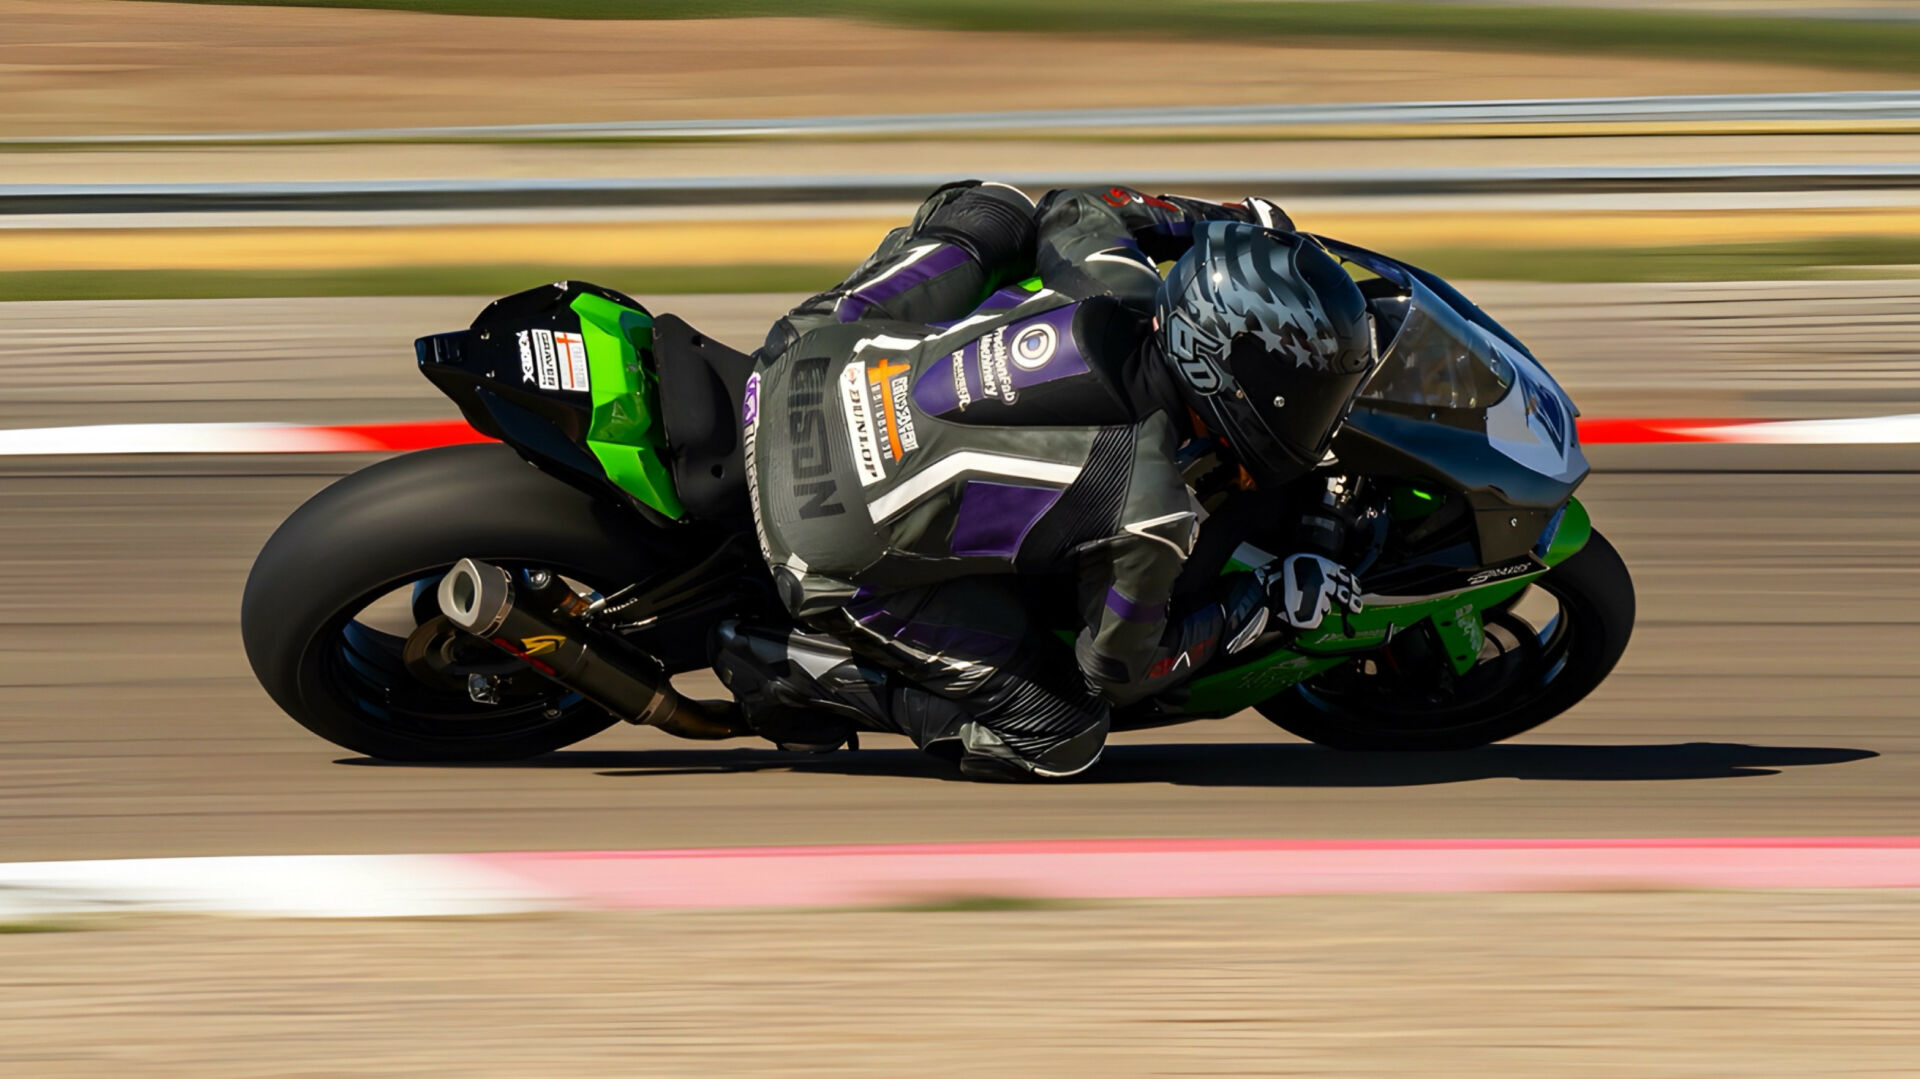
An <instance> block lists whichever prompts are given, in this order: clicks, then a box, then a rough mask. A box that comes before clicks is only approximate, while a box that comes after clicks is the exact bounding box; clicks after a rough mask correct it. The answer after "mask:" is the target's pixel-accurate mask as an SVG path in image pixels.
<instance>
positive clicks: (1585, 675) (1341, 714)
mask: <svg viewBox="0 0 1920 1079" xmlns="http://www.w3.org/2000/svg"><path fill="white" fill-rule="evenodd" d="M1532 587H1533V588H1535V589H1538V590H1540V591H1541V592H1544V593H1546V594H1547V595H1548V596H1550V597H1552V599H1553V600H1554V601H1555V602H1556V603H1557V605H1558V606H1557V610H1556V613H1555V615H1554V617H1553V618H1552V619H1551V620H1550V621H1547V622H1546V623H1545V624H1544V625H1537V626H1536V625H1533V624H1531V623H1530V622H1529V621H1528V620H1527V619H1526V618H1524V617H1522V616H1521V614H1520V613H1518V612H1519V610H1520V605H1518V604H1507V605H1503V606H1502V607H1500V608H1496V609H1495V610H1493V611H1490V612H1488V614H1487V621H1486V639H1487V645H1486V646H1485V647H1483V649H1482V651H1481V659H1480V661H1479V662H1478V663H1477V664H1476V665H1475V666H1474V667H1473V668H1472V669H1470V670H1469V671H1468V672H1467V673H1466V674H1465V675H1463V676H1460V677H1458V678H1452V677H1445V678H1440V679H1434V678H1432V677H1431V674H1432V672H1431V671H1418V672H1414V674H1413V675H1412V676H1411V677H1410V676H1409V675H1408V674H1407V673H1406V672H1405V671H1395V670H1393V669H1391V665H1390V664H1388V663H1383V662H1379V661H1376V660H1355V661H1354V662H1352V663H1349V664H1346V665H1345V666H1342V667H1339V668H1336V669H1334V670H1332V671H1328V672H1327V673H1326V674H1323V675H1320V676H1318V677H1315V678H1310V679H1307V680H1306V681H1304V682H1302V683H1301V684H1300V685H1298V686H1295V687H1293V688H1292V689H1290V690H1288V691H1286V692H1284V693H1281V694H1279V695H1277V696H1275V697H1272V698H1270V699H1268V700H1266V701H1263V702H1262V703H1260V704H1259V705H1256V706H1255V707H1256V710H1257V711H1259V713H1260V714H1261V715H1263V716H1265V717H1266V718H1267V719H1268V720H1269V721H1271V722H1272V723H1273V724H1274V725H1276V726H1278V727H1280V728H1281V729H1283V730H1285V731H1287V732H1288V733H1290V734H1294V735H1297V736H1299V737H1301V738H1304V739H1306V740H1307V741H1309V742H1315V743H1318V744H1320V745H1323V746H1330V747H1332V748H1334V749H1348V750H1457V749H1472V748H1475V747H1478V746H1484V745H1487V744H1489V743H1492V742H1498V741H1502V740H1504V739H1507V738H1512V737H1513V736H1514V735H1517V734H1520V733H1522V732H1524V731H1529V730H1532V729H1533V728H1535V727H1538V726H1539V725H1540V724H1542V723H1545V722H1547V721H1548V720H1550V719H1552V718H1554V717H1555V716H1557V715H1559V714H1560V713H1562V712H1564V711H1566V710H1567V709H1569V708H1571V707H1573V706H1574V705H1575V704H1578V703H1579V702H1580V701H1581V700H1582V699H1583V698H1585V697H1586V696H1587V694H1589V693H1591V692H1593V690H1594V688H1595V687H1597V686H1599V685H1600V683H1601V682H1602V681H1604V680H1605V679H1606V677H1607V675H1608V674H1610V673H1612V671H1613V667H1614V664H1616V663H1618V662H1619V661H1620V656H1621V654H1622V653H1624V652H1625V651H1626V648H1627V642H1628V640H1629V639H1630V638H1631V637H1632V635H1633V622H1634V594H1633V578H1632V576H1631V575H1630V574H1629V573H1628V572H1627V566H1626V563H1625V562H1624V561H1622V560H1621V558H1620V554H1619V552H1618V551H1616V550H1614V547H1613V544H1611V543H1609V542H1607V539H1606V537H1605V536H1602V535H1601V534H1600V533H1599V532H1598V531H1596V532H1594V533H1593V536H1592V538H1590V539H1589V540H1588V541H1587V545H1586V546H1585V547H1582V548H1581V549H1580V550H1579V551H1578V552H1577V553H1575V554H1574V555H1573V557H1571V558H1569V559H1567V560H1566V561H1565V562H1562V563H1561V564H1560V565H1558V566H1555V567H1554V568H1553V569H1552V570H1549V571H1548V572H1547V573H1545V574H1543V575H1542V576H1541V577H1539V578H1537V579H1536V580H1535V581H1534V583H1533V586H1532ZM1433 659H1434V660H1435V661H1436V662H1444V659H1443V658H1442V657H1440V656H1438V655H1435V656H1434V657H1433Z"/></svg>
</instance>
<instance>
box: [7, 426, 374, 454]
mask: <svg viewBox="0 0 1920 1079" xmlns="http://www.w3.org/2000/svg"><path fill="white" fill-rule="evenodd" d="M363 442H364V440H356V439H353V438H352V437H351V436H347V435H343V434H342V433H341V432H338V431H334V430H331V429H329V428H325V427H300V426H295V425H291V424H279V423H112V424H99V425H94V426H86V427H29V428H25V429H20V430H11V431H0V457H34V456H59V457H68V456H74V457H79V456H90V455H99V454H121V453H342V452H350V451H352V450H356V449H362V448H366V447H365V446H364V444H363Z"/></svg>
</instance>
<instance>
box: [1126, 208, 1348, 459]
mask: <svg viewBox="0 0 1920 1079" xmlns="http://www.w3.org/2000/svg"><path fill="white" fill-rule="evenodd" d="M1154 325H1155V326H1156V327H1157V328H1158V330H1159V338H1160V344H1161V346H1162V348H1161V351H1162V352H1163V353H1164V355H1165V356H1166V360H1167V363H1168V364H1169V365H1170V366H1171V367H1172V368H1173V380H1174V384H1175V385H1176V386H1177V387H1178V389H1179V391H1180V394H1181V396H1182V397H1183V398H1184V399H1185V401H1186V403H1187V405H1188V406H1189V407H1190V408H1192V409H1193V411H1194V412H1195V413H1196V414H1198V415H1199V417H1200V420H1201V422H1202V423H1204V424H1205V425H1206V427H1207V429H1208V430H1209V431H1211V432H1213V433H1215V434H1217V435H1219V436H1221V437H1222V438H1224V439H1225V440H1226V441H1227V443H1228V444H1229V445H1230V446H1232V447H1233V450H1234V452H1235V454H1236V455H1237V456H1238V457H1239V458H1240V463H1241V464H1242V465H1244V466H1245V467H1246V469H1247V471H1249V472H1251V473H1252V474H1253V477H1254V479H1255V480H1256V481H1258V482H1260V483H1261V484H1263V485H1270V484H1279V483H1284V482H1286V481H1288V480H1292V479H1295V478H1297V477H1299V476H1300V475H1302V474H1304V473H1305V472H1306V471H1308V470H1309V469H1311V468H1313V467H1314V466H1315V465H1317V464H1319V463H1320V461H1321V459H1322V458H1324V457H1325V456H1326V452H1327V444H1328V443H1329V442H1331V441H1332V440H1333V433H1334V432H1335V431H1336V430H1338V429H1339V427H1340V423H1341V421H1343V420H1344V419H1346V416H1347V409H1348V408H1349V407H1350V406H1351V405H1352V403H1353V397H1354V394H1355V393H1356V392H1357V391H1358V390H1359V388H1360V384H1361V383H1362V382H1363V381H1365V380H1366V377H1367V373H1368V372H1369V371H1371V370H1372V369H1373V364H1374V347H1373V332H1372V328H1371V326H1370V325H1369V323H1368V320H1367V303H1366V298H1365V297H1363V296H1362V295H1361V294H1360V289H1359V286H1357V285H1355V284H1354V283H1353V279H1352V278H1351V277H1348V276H1347V272H1346V271H1345V270H1343V269H1341V268H1340V264H1339V263H1338V262H1336V261H1334V259H1333V257H1332V256H1331V255H1329V254H1327V253H1326V251H1324V250H1323V249H1321V247H1320V246H1319V245H1318V244H1317V243H1315V242H1314V241H1313V240H1312V239H1310V238H1308V237H1306V236H1302V235H1300V234H1299V233H1291V232H1275V231H1273V230H1271V229H1264V228H1259V227H1257V226H1254V225H1247V224H1242V223H1240V222H1236V221H1216V222H1209V223H1207V224H1206V225H1204V226H1202V227H1199V228H1196V229H1195V230H1194V239H1193V247H1192V249H1190V250H1189V251H1188V252H1187V253H1186V254H1185V255H1182V256H1181V257H1180V260H1179V261H1178V262H1176V263H1174V265H1173V269H1172V270H1170V271H1169V272H1168V273H1167V277H1166V280H1164V281H1162V282H1161V283H1160V292H1159V295H1158V296H1156V297H1155V299H1154Z"/></svg>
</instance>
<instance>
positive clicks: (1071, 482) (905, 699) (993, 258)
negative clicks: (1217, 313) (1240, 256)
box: [716, 183, 1289, 775]
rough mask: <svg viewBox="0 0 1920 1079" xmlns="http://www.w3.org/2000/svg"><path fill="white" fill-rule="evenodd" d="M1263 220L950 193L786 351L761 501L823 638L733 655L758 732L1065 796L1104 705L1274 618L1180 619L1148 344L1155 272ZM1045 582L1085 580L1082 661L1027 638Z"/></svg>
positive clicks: (735, 685) (736, 648)
mask: <svg viewBox="0 0 1920 1079" xmlns="http://www.w3.org/2000/svg"><path fill="white" fill-rule="evenodd" d="M1253 205H1254V207H1255V208H1254V209H1248V208H1244V207H1240V206H1223V205H1219V204H1215V203H1210V202H1203V201H1200V200H1194V199H1185V198H1176V197H1164V198H1162V197H1152V196H1146V195H1142V194H1141V193H1139V192H1136V191H1133V190H1130V189H1127V188H1123V187H1114V188H1109V189H1102V190H1067V191H1054V192H1051V193H1049V194H1048V195H1047V196H1046V197H1045V198H1043V199H1042V200H1041V201H1040V203H1039V205H1038V206H1037V207H1036V206H1035V205H1033V204H1032V203H1031V202H1030V201H1029V200H1028V199H1027V198H1026V196H1024V195H1022V194H1021V193H1020V192H1018V191H1016V190H1014V189H1012V188H1009V187H1005V186H1001V185H997V184H973V183H968V184H959V185H953V186H950V187H947V188H942V189H941V190H940V191H938V192H936V193H935V194H934V195H933V196H932V197H931V198H929V199H928V200H927V202H926V204H925V205H923V206H922V207H921V209H920V212H919V213H918V214H917V215H916V216H915V218H914V220H913V223H912V224H910V225H908V226H906V227H904V228H901V229H896V230H894V231H893V232H892V233H891V234H889V235H888V236H887V238H886V240H885V241H884V242H883V243H882V244H881V245H880V248H879V250H877V251H876V252H874V254H873V256H872V257H871V258H869V259H868V260H867V261H866V262H865V263H864V264H863V265H862V266H861V267H860V268H859V269H857V270H856V271H854V273H853V274H852V275H851V276H849V277H848V278H847V279H846V281H845V282H843V283H842V284H841V285H839V286H838V287H836V288H835V289H832V290H830V291H828V292H825V293H822V294H820V295H818V296H815V297H813V298H812V299H810V300H808V301H807V302H805V303H803V304H801V305H800V306H799V307H797V308H795V309H794V310H793V311H792V312H790V313H789V314H788V315H787V316H786V317H785V318H783V319H782V320H780V322H779V323H777V324H776V325H775V327H774V329H773V331H772V333H771V334H769V336H768V340H767V344H766V346H765V348H764V349H763V350H762V351H761V352H760V353H759V355H758V363H757V367H756V371H755V374H754V376H753V377H752V379H751V381H750V382H749V385H748V389H747V394H746V401H745V402H744V417H745V420H746V445H747V451H746V453H747V462H748V463H747V468H748V484H749V487H750V491H751V496H752V500H753V508H754V515H755V520H756V523H757V527H758V530H759V539H760V544H761V550H762V554H763V555H764V556H765V557H766V559H767V562H768V565H769V566H770V567H771V568H772V570H773V574H774V578H775V581H776V583H777V585H778V587H779V588H780V590H781V598H782V599H783V600H784V601H785V603H786V604H787V606H788V607H789V608H790V609H791V610H792V612H793V613H794V614H795V615H796V616H797V617H798V618H799V619H800V620H801V621H802V622H804V623H805V624H807V625H809V626H812V627H815V628H817V629H818V630H820V631H822V633H823V634H824V636H815V635H810V634H802V633H787V632H778V631H764V630H755V629H753V628H752V627H740V626H730V627H728V628H727V629H726V630H724V631H723V633H722V641H721V644H720V647H719V650H718V654H717V659H716V667H717V668H718V669H719V671H720V673H721V675H722V677H723V678H724V679H726V680H727V682H728V685H729V687H730V688H731V689H732V690H733V691H734V693H735V695H736V697H737V698H738V699H739V700H740V701H741V703H742V705H743V706H744V707H745V708H746V709H747V712H748V715H749V716H750V717H752V718H755V720H756V722H758V720H759V718H760V717H761V716H764V715H768V714H772V713H777V712H778V711H779V710H781V709H791V710H801V709H805V708H809V707H817V706H819V705H820V704H821V703H822V702H829V703H828V707H831V708H837V709H839V710H840V711H841V713H842V714H844V715H845V716H847V717H848V718H849V720H851V721H852V722H854V724H855V725H856V726H865V727H869V728H878V729H885V730H893V731H898V732H901V733H905V734H907V735H909V736H911V737H912V738H913V739H914V740H915V742H916V743H917V744H919V745H921V746H922V747H926V748H930V749H932V750H934V751H935V752H940V751H942V750H946V751H950V752H951V751H958V752H961V753H964V754H965V755H967V756H970V757H981V756H985V757H991V758H994V759H996V760H999V761H1004V762H1008V763H1010V764H1012V765H1014V766H1017V767H1019V768H1022V769H1025V770H1028V771H1031V772H1034V773H1037V774H1040V775H1068V774H1072V773H1074V772H1077V771H1079V770H1081V769H1084V768H1085V767H1087V766H1088V765H1090V764H1091V763H1092V762H1093V761H1094V760H1095V759H1096V758H1097V756H1098V755H1099V752H1100V749H1101V746H1102V745H1103V743H1104V741H1105V737H1106V733H1107V728H1108V710H1109V708H1110V707H1111V706H1113V705H1116V704H1125V703H1128V702H1132V701H1136V700H1139V699H1142V698H1144V697H1147V696H1151V695H1153V694H1156V693H1159V692H1162V691H1164V690H1165V689H1168V688H1171V687H1173V686H1176V685H1178V684H1179V683H1180V682H1182V681H1184V680H1185V679H1186V678H1188V677H1190V676H1191V674H1192V673H1193V672H1194V671H1195V670H1196V669H1197V668H1199V667H1201V666H1203V665H1204V664H1205V663H1206V662H1207V661H1208V659H1209V658H1210V657H1211V656H1212V655H1213V654H1214V653H1215V651H1216V650H1218V649H1219V648H1220V647H1221V645H1222V643H1223V642H1224V641H1227V640H1231V639H1232V638H1233V637H1234V636H1235V635H1236V634H1237V633H1239V632H1240V631H1241V630H1242V629H1243V628H1247V627H1249V626H1250V624H1251V623H1252V622H1253V621H1254V620H1255V618H1256V617H1258V618H1260V619H1262V620H1263V619H1264V617H1265V613H1264V595H1263V593H1262V592H1261V589H1260V588H1259V587H1258V586H1257V585H1256V584H1255V583H1254V582H1253V581H1252V580H1251V579H1248V578H1244V577H1243V578H1241V579H1239V580H1238V581H1223V583H1222V584H1221V586H1220V587H1219V588H1218V589H1216V590H1215V593H1214V594H1212V595H1210V596H1206V597H1203V598H1202V599H1199V600H1195V601H1192V602H1191V603H1190V604H1189V605H1188V609H1185V610H1176V609H1173V605H1172V602H1171V601H1172V597H1173V588H1174V583H1175V579H1176V577H1178V575H1179V573H1180V570H1181V566H1182V565H1183V563H1184V561H1185V560H1186V558H1187V556H1188V554H1189V553H1190V552H1191V550H1192V547H1193V543H1194V539H1195V535H1196V532H1197V529H1198V525H1199V514H1198V510H1197V507H1196V506H1195V504H1194V503H1193V500H1192V495H1191V494H1190V492H1189V490H1188V488H1187V485H1186V484H1185V482H1184V481H1183V480H1182V478H1181V473H1180V468H1179V466H1178V464H1177V463H1176V458H1175V451H1176V448H1177V447H1178V446H1179V445H1180V444H1181V443H1182V442H1183V441H1184V440H1186V439H1187V438H1188V437H1190V433H1191V432H1190V431H1189V429H1188V422H1189V421H1188V419H1187V414H1186V410H1185V409H1184V407H1183V406H1181V405H1180V403H1179V400H1180V399H1179V396H1178V394H1177V393H1176V392H1175V390H1174V388H1173V386H1172V385H1171V383H1170V382H1169V381H1168V379H1169V378H1171V377H1172V376H1171V374H1170V372H1169V369H1168V368H1167V366H1166V364H1165V363H1164V362H1162V360H1161V359H1160V356H1159V353H1158V349H1159V345H1158V343H1157V335H1155V334H1154V333H1153V332H1152V327H1151V316H1152V307H1153V299H1154V294H1155V290H1156V289H1157V287H1158V286H1159V283H1160V276H1159V273H1158V272H1157V270H1156V268H1155V263H1156V262H1157V261H1161V260H1167V259H1173V258H1176V257H1178V256H1179V255H1180V254H1181V253H1182V252H1183V251H1185V250H1186V248H1187V247H1188V246H1189V243H1190V239H1189V238H1190V234H1191V230H1192V228H1193V226H1194V225H1195V224H1196V223H1198V222H1201V221H1205V220H1217V219H1235V220H1242V221H1247V220H1255V219H1256V217H1267V216H1268V215H1269V214H1270V213H1271V211H1270V210H1269V209H1268V208H1267V207H1266V206H1265V204H1261V203H1257V202H1255V203H1254V204H1253ZM1259 223H1261V224H1271V223H1273V222H1271V221H1270V220H1260V221H1259ZM1279 227H1282V228H1285V227H1289V226H1288V225H1287V224H1286V223H1285V221H1284V218H1282V219H1281V221H1280V222H1279ZM1033 277H1037V278H1038V279H1039V282H1040V284H1039V285H1038V286H1037V287H1027V286H1023V285H1022V284H1020V282H1022V281H1023V280H1027V279H1030V278H1033ZM983 295H984V296H985V297H986V298H985V300H984V301H983V300H982V299H981V297H982V296H983ZM1032 575H1049V576H1051V577H1053V578H1055V579H1059V577H1060V576H1062V575H1066V576H1067V577H1068V579H1070V580H1073V581H1076V582H1077V593H1078V595H1077V606H1078V608H1079V611H1078V613H1079V617H1080V620H1081V626H1082V628H1081V630H1080V632H1079V635H1078V639H1077V640H1076V642H1075V643H1074V644H1073V645H1072V646H1071V648H1070V647H1069V646H1068V645H1067V644H1066V643H1065V642H1064V641H1062V640H1060V639H1059V638H1058V637H1055V636H1053V635H1051V634H1049V633H1046V632H1043V631H1042V627H1038V626H1035V625H1033V624H1031V622H1030V619H1029V609H1030V607H1031V606H1032V604H1031V603H1030V602H1029V600H1030V597H1029V596H1028V595H1027V593H1026V589H1027V588H1028V587H1029V586H1030V585H1029V582H1031V581H1033V580H1034V579H1035V578H1034V577H1033V576H1032ZM776 740H777V739H776Z"/></svg>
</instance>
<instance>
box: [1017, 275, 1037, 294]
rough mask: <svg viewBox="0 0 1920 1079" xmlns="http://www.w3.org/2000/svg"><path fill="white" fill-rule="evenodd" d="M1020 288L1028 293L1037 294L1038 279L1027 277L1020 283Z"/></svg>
mask: <svg viewBox="0 0 1920 1079" xmlns="http://www.w3.org/2000/svg"><path fill="white" fill-rule="evenodd" d="M1020 287H1021V288H1023V289H1026V290H1027V291H1028V292H1039V291H1040V279H1039V278H1037V277H1029V278H1027V279H1026V280H1025V281H1022V282H1020Z"/></svg>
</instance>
